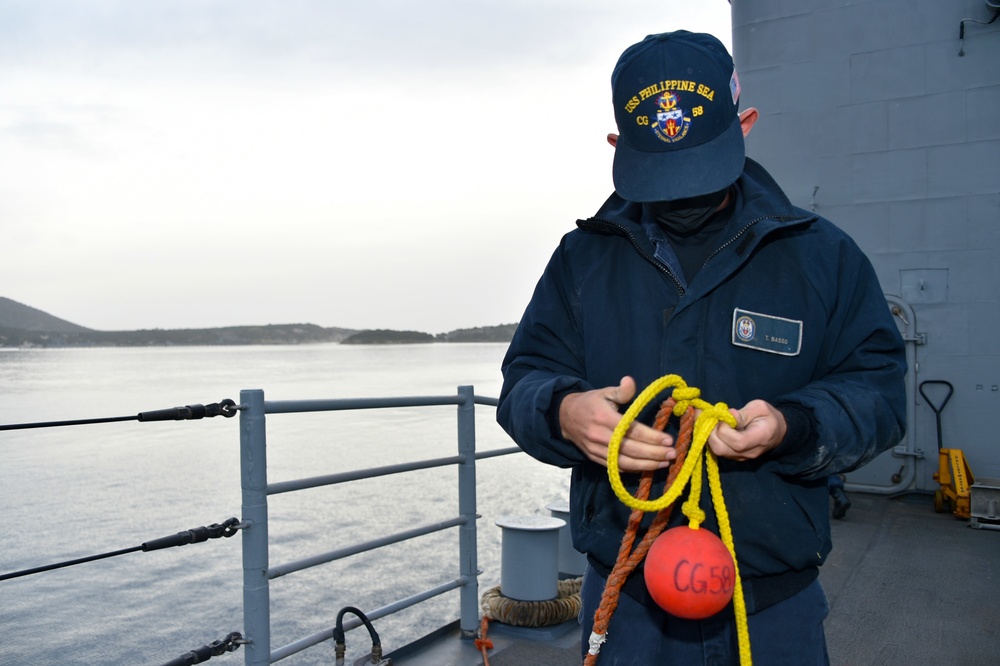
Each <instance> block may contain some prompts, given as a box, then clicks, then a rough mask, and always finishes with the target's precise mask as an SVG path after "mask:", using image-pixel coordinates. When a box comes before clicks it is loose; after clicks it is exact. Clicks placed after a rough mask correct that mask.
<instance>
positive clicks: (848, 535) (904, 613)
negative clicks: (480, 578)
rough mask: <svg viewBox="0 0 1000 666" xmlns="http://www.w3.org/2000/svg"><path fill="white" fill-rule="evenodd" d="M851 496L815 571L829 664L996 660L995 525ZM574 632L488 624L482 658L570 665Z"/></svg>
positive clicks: (502, 663)
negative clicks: (824, 601)
mask: <svg viewBox="0 0 1000 666" xmlns="http://www.w3.org/2000/svg"><path fill="white" fill-rule="evenodd" d="M851 501H852V503H853V506H852V507H851V509H850V511H849V512H848V514H847V517H846V519H844V520H840V521H833V542H834V548H833V553H832V554H831V555H830V558H829V559H828V561H827V563H826V564H825V565H824V566H823V567H822V570H821V571H822V573H821V575H820V579H821V580H822V582H823V586H824V588H825V589H826V592H827V596H828V598H829V600H830V616H829V618H828V619H827V622H826V636H827V643H828V645H829V650H830V661H831V663H832V664H834V666H914V665H920V664H955V665H959V664H960V665H962V666H994V665H997V664H1000V632H998V631H997V624H998V620H1000V573H998V569H1000V531H996V530H988V529H979V530H977V529H972V528H970V527H969V523H968V521H962V520H958V519H956V518H955V517H954V516H952V515H950V514H936V513H934V510H933V508H932V500H931V498H930V496H928V495H910V496H906V497H901V498H897V499H890V498H886V497H883V496H877V495H863V494H859V493H852V494H851ZM737 547H738V544H737ZM578 634H579V632H578V630H577V628H576V625H575V623H566V624H564V625H560V626H559V627H556V628H554V629H548V630H545V631H544V632H542V633H541V634H537V635H533V634H532V633H531V631H530V630H523V629H511V628H505V627H502V626H500V625H497V624H493V625H491V627H490V630H489V637H490V638H491V639H492V640H493V642H494V648H493V649H492V650H491V651H490V664H491V666H511V665H513V664H520V665H524V666H557V665H559V666H562V665H567V666H568V665H570V664H576V665H578V664H579V663H580V660H579V657H578V656H577V655H578V654H579V653H578V647H577V646H578V640H579V635H578ZM393 663H394V664H396V665H397V666H415V665H421V666H423V665H428V666H430V665H433V666H477V665H481V664H483V658H482V655H481V654H480V653H479V651H478V650H477V649H476V648H475V646H474V645H473V644H472V642H471V641H468V640H462V639H460V638H458V637H457V635H456V634H454V633H451V634H447V635H444V636H442V637H440V639H439V640H436V641H434V642H432V644H430V645H429V646H426V647H424V648H423V649H421V650H419V651H415V652H413V653H411V654H409V655H407V656H399V657H397V656H395V655H393ZM637 666H641V665H637Z"/></svg>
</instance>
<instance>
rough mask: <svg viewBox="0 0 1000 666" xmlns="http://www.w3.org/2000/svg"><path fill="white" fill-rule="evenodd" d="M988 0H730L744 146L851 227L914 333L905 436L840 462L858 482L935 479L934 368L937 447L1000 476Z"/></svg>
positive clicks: (999, 117)
mask: <svg viewBox="0 0 1000 666" xmlns="http://www.w3.org/2000/svg"><path fill="white" fill-rule="evenodd" d="M998 12H1000V2H994V1H992V0H960V1H958V2H941V1H940V0H869V1H861V2H850V1H847V0H842V1H830V0H824V1H820V0H796V1H795V2H791V1H788V0H785V1H779V0H770V1H769V0H753V1H749V0H733V2H732V17H733V36H732V38H733V56H734V59H735V62H736V67H737V70H738V72H739V76H740V80H741V83H742V88H743V96H742V101H741V108H746V107H748V106H754V107H757V108H758V109H759V111H760V113H761V118H760V121H759V122H758V123H757V125H756V126H755V127H754V130H753V132H752V133H751V134H750V136H749V137H748V139H747V150H748V154H749V155H750V156H751V157H753V158H754V159H756V160H757V161H759V162H761V163H762V164H763V165H764V166H765V167H766V168H767V169H768V170H769V171H770V172H771V173H772V174H773V175H774V177H775V179H776V180H777V181H778V182H779V183H780V184H781V185H782V187H783V188H784V189H785V191H786V192H787V193H788V195H789V197H790V198H791V200H792V202H793V203H794V204H796V205H798V206H801V207H802V208H805V209H808V210H814V211H815V212H817V213H818V214H820V215H823V216H824V217H827V218H829V219H830V220H832V221H833V222H835V223H836V224H837V225H839V226H840V227H842V228H843V229H844V230H846V231H847V232H848V233H849V234H850V235H851V236H852V237H853V238H854V239H855V240H856V241H857V242H858V244H859V245H860V246H861V247H862V249H864V251H865V252H866V253H867V254H868V256H869V257H870V258H871V259H872V261H873V263H874V264H875V268H876V270H877V272H878V275H879V279H880V281H881V283H882V287H883V291H884V292H885V293H886V294H887V297H888V298H889V303H890V306H892V307H893V308H894V311H895V312H896V313H897V320H898V323H899V325H900V329H901V331H903V333H904V337H906V338H908V346H909V351H910V355H911V367H910V375H909V377H908V380H909V383H910V392H911V396H912V400H911V403H912V406H911V418H910V424H909V427H910V431H911V433H910V435H909V438H910V439H909V440H908V441H906V442H904V443H901V445H900V447H898V450H897V451H895V452H891V453H886V454H883V456H881V457H880V458H879V459H877V460H876V461H874V462H873V463H871V464H870V465H869V466H867V467H865V468H864V469H862V470H859V471H858V472H855V473H853V474H852V475H850V476H849V478H848V480H849V481H850V482H852V483H854V484H855V485H856V486H857V487H865V488H866V489H876V488H877V489H881V490H883V491H885V492H895V491H897V490H901V489H902V488H903V487H905V488H916V489H934V488H936V487H937V486H938V484H937V483H936V482H935V481H934V479H933V477H932V474H933V472H935V471H936V470H937V468H938V457H937V449H938V433H937V426H936V418H935V409H936V408H939V407H940V405H941V402H942V401H943V399H944V398H945V396H946V395H947V386H946V385H945V384H941V383H939V382H948V383H950V384H951V385H952V386H953V388H954V391H953V394H952V395H951V398H950V400H949V401H948V402H947V405H946V406H945V408H944V409H943V410H940V419H941V425H942V434H941V440H942V441H943V446H944V447H945V448H957V449H961V450H963V451H964V453H965V457H966V459H967V460H968V462H969V464H970V466H971V468H972V470H973V472H974V473H975V475H976V476H985V477H1000V443H998V439H1000V438H998V436H997V435H996V434H995V433H996V428H995V426H994V422H995V420H996V419H997V416H998V415H1000V351H998V349H1000V347H998V344H997V337H998V333H1000V294H998V292H1000V261H998V259H1000V257H998V251H997V250H998V245H1000V20H995V19H996V15H997V13H998ZM991 20H995V22H992V23H990V21H991ZM960 35H962V36H964V39H960ZM925 382H926V383H925ZM921 387H923V388H924V392H925V393H926V398H925V397H924V396H922V395H921V392H920V388H921ZM927 398H929V399H930V400H928V399H927ZM929 403H930V404H929ZM914 454H916V455H914ZM911 461H912V462H911Z"/></svg>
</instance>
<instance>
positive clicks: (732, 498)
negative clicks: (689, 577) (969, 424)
mask: <svg viewBox="0 0 1000 666" xmlns="http://www.w3.org/2000/svg"><path fill="white" fill-rule="evenodd" d="M736 189H737V196H736V202H735V204H734V206H735V208H734V212H733V214H732V217H731V219H730V222H729V224H728V226H727V227H726V229H725V231H724V232H723V234H722V236H720V238H719V242H718V248H717V249H716V250H715V251H714V253H712V254H711V255H710V256H709V258H708V260H707V261H706V262H705V263H704V265H703V267H702V268H701V269H700V271H699V272H698V273H697V274H696V276H695V278H694V279H693V280H692V282H691V284H690V285H687V284H686V283H685V281H684V280H683V278H682V277H680V275H681V273H680V271H679V270H678V269H677V268H676V265H672V264H674V262H675V261H676V259H673V261H671V259H667V261H666V262H661V261H658V260H657V259H656V258H654V256H653V255H654V252H655V248H654V246H653V244H652V242H651V241H650V240H649V238H648V237H647V235H646V233H645V232H644V231H643V228H642V226H641V224H640V222H639V218H640V216H641V205H639V204H635V203H630V202H626V201H624V200H623V199H621V198H620V197H618V196H617V195H612V196H611V198H610V199H609V200H608V201H607V203H605V205H604V206H603V207H602V208H601V210H600V211H599V212H598V214H597V215H596V216H595V217H593V218H591V219H589V220H581V221H580V222H578V229H575V230H573V231H571V232H570V233H568V234H566V235H565V236H564V237H563V239H562V242H561V243H560V245H559V247H558V249H557V250H556V251H555V253H554V254H553V256H552V258H551V260H550V261H549V264H548V266H547V267H546V269H545V272H544V274H543V275H542V277H541V279H540V280H539V282H538V285H537V287H536V289H535V292H534V295H533V296H532V299H531V302H530V303H529V305H528V307H527V309H526V311H525V313H524V316H523V318H522V319H521V321H520V323H519V325H518V327H517V331H516V332H515V334H514V338H513V340H512V342H511V345H510V348H509V350H508V352H507V355H506V358H505V359H504V362H503V374H504V384H503V389H502V390H501V394H500V402H499V406H498V408H497V420H498V422H499V423H500V425H501V426H503V428H504V429H505V430H506V431H507V433H508V434H509V435H510V436H511V437H512V438H513V439H514V441H515V442H517V444H518V445H519V446H520V447H521V448H522V449H524V450H525V451H526V452H527V453H529V454H530V455H532V456H533V457H535V458H537V459H538V460H540V461H542V462H545V463H549V464H552V465H558V466H560V467H569V468H572V486H571V497H570V512H571V516H572V517H571V530H572V534H573V541H574V544H575V546H576V547H577V549H578V550H581V551H583V552H585V553H587V554H589V556H590V557H591V559H592V560H596V561H597V562H599V563H601V564H603V565H604V566H606V567H609V568H610V567H611V566H612V565H613V564H614V561H615V558H616V556H617V554H618V549H619V546H620V543H621V538H622V535H623V533H624V530H625V525H626V522H627V517H628V514H629V509H628V507H626V506H625V505H624V504H623V503H622V502H621V501H619V500H618V498H617V497H616V496H615V495H614V492H613V490H612V488H611V484H610V483H609V481H608V476H607V470H606V469H605V468H604V467H602V466H600V465H598V464H596V463H593V462H591V461H589V460H588V459H587V458H586V457H585V456H584V454H583V453H582V452H581V451H580V450H579V449H577V447H576V446H574V445H573V444H572V443H571V442H569V441H567V440H565V439H563V438H562V437H561V435H560V429H559V424H558V413H557V411H558V404H559V401H560V399H561V398H562V397H563V396H565V395H566V394H567V393H568V392H572V391H586V390H590V389H594V388H603V387H607V386H617V385H618V383H619V381H620V380H621V378H622V377H623V376H625V375H631V376H632V377H634V378H635V380H636V383H637V386H638V390H640V391H641V390H642V389H643V388H644V387H645V386H647V385H648V384H649V383H651V382H652V381H653V380H655V379H656V378H658V377H661V376H663V375H666V374H678V375H680V376H681V377H683V378H684V380H685V381H686V382H687V384H688V385H689V386H694V387H697V388H699V389H701V397H702V398H703V399H705V400H707V401H708V402H711V403H713V404H714V403H717V402H725V403H726V404H727V405H729V406H730V407H736V408H739V407H742V406H743V405H745V404H746V403H747V402H749V401H750V400H753V399H763V400H767V401H768V402H770V403H772V404H776V405H782V404H784V405H788V404H791V406H792V407H794V408H795V409H798V410H799V411H800V413H801V412H802V411H803V410H804V411H805V413H807V414H811V416H812V417H813V418H812V419H811V420H812V422H813V424H815V428H814V429H813V430H812V431H811V432H810V433H809V436H808V437H805V438H800V440H802V441H797V442H791V441H785V442H783V443H781V444H780V445H779V446H778V447H776V448H775V449H773V450H771V451H770V452H768V453H767V454H765V455H764V456H762V457H761V458H759V459H757V460H753V461H747V462H736V461H731V460H723V459H720V460H719V464H720V469H721V472H722V488H723V493H724V495H725V498H726V504H727V507H728V511H729V514H730V519H731V523H732V528H733V534H734V540H735V544H736V552H737V557H738V559H739V564H740V573H741V575H742V576H743V577H744V578H745V579H746V578H753V577H768V576H776V575H781V574H788V573H789V572H802V571H807V570H810V569H812V570H815V568H816V567H817V566H818V565H819V564H821V563H822V562H823V560H824V559H825V557H826V556H827V554H828V553H829V551H830V547H831V542H830V522H829V499H828V494H827V487H826V477H827V476H828V475H830V474H834V473H838V472H845V471H849V470H852V469H855V468H857V467H859V466H861V465H863V464H864V463H866V462H867V461H869V460H871V459H872V458H874V457H875V456H876V455H878V454H879V453H881V452H883V451H885V450H886V449H888V448H890V447H892V446H894V445H896V444H898V443H899V441H900V439H901V438H902V436H903V432H904V421H905V401H906V399H905V395H906V391H905V387H904V383H903V378H904V375H905V373H906V360H905V355H904V348H903V341H902V338H901V336H900V334H899V331H898V329H897V327H896V325H895V322H894V321H893V319H892V316H891V314H890V312H889V308H888V306H887V304H886V301H885V298H884V295H883V293H882V290H881V288H880V287H879V283H878V280H877V278H876V275H875V272H874V269H873V268H872V266H871V264H870V262H869V261H868V259H867V258H866V257H865V256H864V254H863V253H862V252H861V250H860V249H859V248H858V247H857V245H856V244H855V243H854V242H853V241H852V240H851V238H850V237H849V236H847V235H846V234H845V233H844V232H843V231H841V230H840V229H838V228H837V227H836V226H834V225H833V224H832V223H830V222H829V221H827V220H825V219H822V218H820V217H818V216H817V215H815V214H813V213H809V212H807V211H804V210H802V209H799V208H796V207H794V206H792V205H791V203H790V202H789V201H788V199H787V197H786V196H785V195H784V193H783V192H782V191H781V189H780V188H779V187H778V185H777V184H776V183H775V182H774V181H773V180H772V179H771V177H770V175H769V174H768V173H767V172H766V171H765V170H764V169H763V168H762V167H761V166H760V165H758V164H756V163H755V162H753V161H752V160H749V159H748V160H747V163H746V166H745V168H744V172H743V175H742V176H741V177H740V180H739V181H737V184H736ZM666 397H667V395H666V394H664V395H663V396H661V397H660V398H658V399H657V400H656V401H654V402H655V404H653V405H651V406H650V407H649V408H647V409H646V410H644V413H643V414H641V415H640V420H642V421H643V422H645V423H647V424H648V423H650V422H651V417H652V414H653V413H654V412H655V409H656V406H657V405H658V404H659V402H660V401H661V400H662V399H663V398H666ZM786 440H787V438H786ZM664 476H665V472H663V473H660V477H661V478H662V477H664ZM623 481H625V485H626V487H627V488H628V489H629V490H630V492H631V493H632V494H633V495H634V494H635V489H636V485H637V481H638V475H635V474H625V475H623ZM662 491H663V485H662V484H656V485H654V492H653V497H654V498H655V497H658V496H659V494H661V493H662ZM677 504H678V505H679V502H678V503H677ZM701 504H702V508H704V509H705V510H706V511H707V512H708V513H709V515H710V518H709V520H708V521H706V526H707V527H710V528H712V529H713V530H714V531H716V532H717V527H716V526H715V525H714V515H713V512H712V510H711V501H710V496H709V494H708V490H707V486H706V489H705V490H704V491H703V495H702V502H701ZM674 518H675V521H674V522H679V520H678V518H679V519H683V516H681V515H680V511H679V509H677V510H675V512H674ZM649 520H651V516H647V520H646V523H645V524H648V522H649Z"/></svg>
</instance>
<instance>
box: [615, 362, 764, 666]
mask: <svg viewBox="0 0 1000 666" xmlns="http://www.w3.org/2000/svg"><path fill="white" fill-rule="evenodd" d="M671 386H672V387H674V391H673V394H672V395H673V398H674V399H675V400H676V401H677V404H676V405H675V406H674V414H675V415H677V416H680V415H681V414H683V413H684V412H686V411H687V409H688V407H694V408H695V409H700V410H702V411H701V414H699V415H698V418H697V420H696V421H695V424H694V433H693V435H692V438H691V448H690V450H689V452H688V456H687V459H686V460H685V461H684V464H683V465H682V466H681V471H680V472H679V473H678V474H677V479H676V480H675V481H674V483H673V484H672V485H671V486H670V487H669V488H667V489H666V491H665V492H664V493H663V495H662V496H661V497H660V498H659V499H656V500H640V499H638V498H636V497H633V496H632V495H631V494H630V493H629V492H628V490H626V488H625V485H624V484H623V483H622V479H621V471H620V470H619V468H618V453H619V451H620V450H621V443H622V440H623V439H624V438H625V433H626V432H627V431H628V429H629V426H631V425H632V422H633V421H635V418H636V416H638V415H639V412H641V411H642V410H643V408H645V407H646V405H648V404H649V403H650V401H652V399H653V398H655V397H656V396H657V395H659V394H660V393H662V392H663V391H664V390H665V389H666V388H668V387H671ZM700 395H701V391H699V390H698V389H696V388H693V387H689V386H688V385H687V384H686V383H685V382H684V380H683V379H681V377H680V376H679V375H664V376H663V377H660V378H659V379H657V380H656V381H654V382H653V383H652V384H650V385H649V386H647V387H646V388H645V389H644V390H643V391H642V393H640V394H639V396H638V397H637V398H636V399H635V401H634V402H633V403H632V404H631V405H629V408H628V409H627V410H625V414H624V415H623V416H622V420H621V421H620V422H619V423H618V426H617V427H616V428H615V430H614V432H613V433H612V434H611V441H610V442H609V443H608V479H609V480H610V481H611V488H612V489H613V490H614V491H615V495H617V496H618V499H620V500H621V501H622V502H624V503H625V504H626V505H627V506H628V507H629V508H632V509H640V510H642V511H647V512H648V511H660V510H661V509H663V508H665V507H667V506H670V504H671V503H673V501H674V500H676V499H677V498H678V497H680V495H681V493H682V492H683V491H684V487H685V486H686V485H687V484H688V482H689V481H690V482H691V493H690V495H689V497H688V499H687V501H686V502H684V506H683V507H682V511H683V512H684V515H685V516H687V518H688V521H689V524H690V526H691V528H692V529H700V527H699V525H700V524H701V523H702V522H703V521H704V520H705V512H704V511H703V510H702V509H701V507H700V506H699V503H700V500H701V477H702V458H703V457H704V461H705V462H704V464H705V466H706V468H707V470H708V486H709V492H710V493H711V496H712V504H713V506H714V507H715V514H716V517H717V518H718V521H719V532H720V537H721V538H722V542H723V543H724V544H726V548H727V549H728V550H729V554H730V555H731V556H732V558H733V567H734V568H735V572H734V573H735V574H736V582H735V585H734V588H733V610H734V611H735V615H736V636H737V640H738V643H739V650H740V665H741V666H751V664H752V663H753V662H752V659H751V654H750V630H749V625H748V624H747V609H746V601H745V599H744V598H743V584H742V579H741V578H740V568H739V564H737V561H736V544H735V543H734V541H733V532H732V529H731V527H730V524H729V512H728V511H727V510H726V502H725V499H724V498H723V496H722V479H721V477H720V476H719V465H718V462H717V461H716V459H715V454H713V453H712V450H711V449H708V448H706V446H705V444H706V442H708V436H709V435H710V434H711V433H712V430H714V429H715V426H716V425H718V423H719V421H722V422H724V423H726V424H728V425H729V426H730V427H732V428H735V427H736V425H737V423H736V419H735V417H733V415H732V414H730V413H729V407H728V406H726V404H725V403H721V402H720V403H717V404H715V405H712V404H710V403H707V402H705V401H704V400H701V399H700V398H699V396H700ZM703 451H704V454H705V455H704V456H702V455H701V454H702V452H703Z"/></svg>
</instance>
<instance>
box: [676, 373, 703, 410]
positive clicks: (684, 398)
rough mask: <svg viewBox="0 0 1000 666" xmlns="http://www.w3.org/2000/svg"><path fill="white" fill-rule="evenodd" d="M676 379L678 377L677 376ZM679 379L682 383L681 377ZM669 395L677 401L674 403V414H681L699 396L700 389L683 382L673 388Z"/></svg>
mask: <svg viewBox="0 0 1000 666" xmlns="http://www.w3.org/2000/svg"><path fill="white" fill-rule="evenodd" d="M678 379H680V378H679V377H678ZM680 381H681V384H684V380H683V379H681V380H680ZM670 395H671V397H672V398H673V399H674V400H676V401H677V403H676V404H675V405H674V416H682V415H683V414H684V412H686V411H687V410H688V407H690V406H691V403H692V402H693V401H695V400H697V399H698V398H700V397H701V389H696V388H695V387H693V386H687V385H686V384H684V385H682V386H678V387H677V388H675V389H674V392H673V393H671V394H670Z"/></svg>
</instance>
